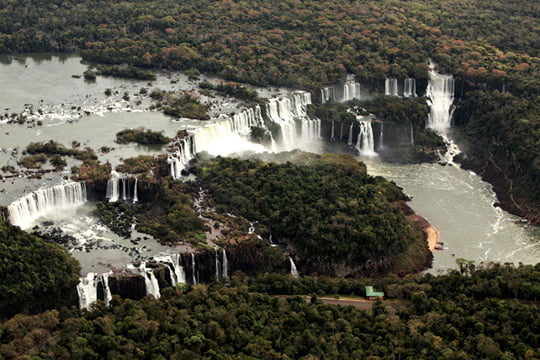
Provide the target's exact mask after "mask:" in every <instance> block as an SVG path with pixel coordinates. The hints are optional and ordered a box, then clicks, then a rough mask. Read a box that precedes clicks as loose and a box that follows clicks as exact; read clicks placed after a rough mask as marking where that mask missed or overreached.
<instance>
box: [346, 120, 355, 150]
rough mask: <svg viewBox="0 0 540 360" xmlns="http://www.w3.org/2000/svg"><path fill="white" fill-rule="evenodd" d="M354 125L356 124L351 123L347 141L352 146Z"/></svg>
mask: <svg viewBox="0 0 540 360" xmlns="http://www.w3.org/2000/svg"><path fill="white" fill-rule="evenodd" d="M353 127H354V124H353V123H351V126H350V127H349V140H348V141H347V144H349V146H352V140H353Z"/></svg>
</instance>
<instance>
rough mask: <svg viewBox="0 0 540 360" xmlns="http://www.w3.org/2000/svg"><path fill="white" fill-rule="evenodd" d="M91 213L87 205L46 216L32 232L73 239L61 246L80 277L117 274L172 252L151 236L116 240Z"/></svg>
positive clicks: (135, 236)
mask: <svg viewBox="0 0 540 360" xmlns="http://www.w3.org/2000/svg"><path fill="white" fill-rule="evenodd" d="M94 211H95V204H94V203H92V202H87V203H86V204H84V205H82V206H79V207H78V208H77V209H74V210H72V211H68V212H65V213H64V214H63V215H62V216H47V218H46V219H43V218H42V219H37V220H36V221H35V223H36V224H37V227H36V230H38V231H40V232H44V233H48V232H51V231H53V230H54V229H62V232H63V235H68V236H72V237H73V239H74V240H75V241H74V242H70V243H69V244H67V245H64V246H66V247H67V248H68V249H69V251H70V253H71V254H72V255H73V257H74V258H76V259H77V260H78V261H79V262H80V263H81V274H83V275H84V274H87V273H88V272H96V273H103V272H108V271H110V270H112V269H118V270H121V269H124V268H126V266H127V265H129V264H131V263H132V262H133V261H138V260H145V259H148V258H151V257H153V256H156V255H158V254H160V253H163V252H173V251H174V249H173V248H172V247H170V246H164V245H161V244H160V243H159V242H158V241H156V240H155V239H154V238H152V236H150V235H147V234H143V233H139V232H137V231H136V230H133V231H132V235H131V237H130V238H123V237H121V236H118V235H116V234H115V233H113V232H112V231H111V230H109V229H108V228H107V227H106V226H103V225H102V224H100V222H99V221H98V218H97V216H96V215H95V214H94ZM43 220H47V221H46V222H45V221H43Z"/></svg>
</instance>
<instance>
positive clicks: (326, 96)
mask: <svg viewBox="0 0 540 360" xmlns="http://www.w3.org/2000/svg"><path fill="white" fill-rule="evenodd" d="M335 100H336V96H335V92H334V88H333V87H326V88H322V89H321V103H323V104H324V103H325V102H328V101H335Z"/></svg>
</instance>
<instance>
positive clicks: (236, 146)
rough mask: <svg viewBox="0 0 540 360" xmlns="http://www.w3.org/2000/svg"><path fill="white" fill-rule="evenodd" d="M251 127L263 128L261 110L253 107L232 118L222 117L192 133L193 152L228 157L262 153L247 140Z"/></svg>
mask: <svg viewBox="0 0 540 360" xmlns="http://www.w3.org/2000/svg"><path fill="white" fill-rule="evenodd" d="M252 126H264V119H263V117H262V113H261V108H260V107H259V106H255V107H253V108H248V109H245V110H242V111H241V112H240V113H238V114H235V115H233V116H222V117H221V118H220V119H218V120H215V121H214V122H211V123H208V124H207V125H206V126H204V127H200V128H198V129H196V130H195V131H194V133H193V142H194V151H193V152H192V155H193V154H194V153H195V151H197V152H201V151H208V152H209V153H211V154H214V155H228V154H230V153H231V152H235V151H242V150H255V151H263V150H264V147H263V146H261V145H258V144H253V143H250V142H249V141H248V140H247V138H248V137H249V135H250V133H251V127H252Z"/></svg>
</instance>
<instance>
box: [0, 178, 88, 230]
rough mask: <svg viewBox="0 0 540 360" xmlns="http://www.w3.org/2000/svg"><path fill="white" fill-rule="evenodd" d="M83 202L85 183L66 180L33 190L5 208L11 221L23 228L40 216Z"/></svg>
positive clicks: (70, 207) (84, 198)
mask: <svg viewBox="0 0 540 360" xmlns="http://www.w3.org/2000/svg"><path fill="white" fill-rule="evenodd" d="M85 202H86V185H85V183H83V182H80V183H78V182H73V181H67V182H64V183H62V184H59V185H55V186H52V187H47V188H40V189H38V190H36V191H33V192H31V193H30V194H28V195H25V196H23V197H21V198H19V199H17V200H15V201H13V202H12V203H11V204H9V206H8V207H7V209H8V214H9V219H10V221H11V223H12V224H13V225H17V226H20V227H21V228H23V229H25V228H28V227H29V226H30V225H31V224H32V222H33V221H34V220H36V219H38V218H40V217H42V216H47V215H53V214H56V213H58V212H59V210H66V209H72V208H76V207H77V206H80V205H82V204H84V203H85Z"/></svg>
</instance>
